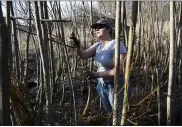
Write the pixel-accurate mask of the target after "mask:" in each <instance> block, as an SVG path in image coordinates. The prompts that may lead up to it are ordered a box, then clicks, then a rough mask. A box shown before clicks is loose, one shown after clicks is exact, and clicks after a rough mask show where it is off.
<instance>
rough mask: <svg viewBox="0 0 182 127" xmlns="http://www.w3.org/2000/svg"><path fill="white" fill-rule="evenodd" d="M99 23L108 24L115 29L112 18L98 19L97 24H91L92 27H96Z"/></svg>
mask: <svg viewBox="0 0 182 127" xmlns="http://www.w3.org/2000/svg"><path fill="white" fill-rule="evenodd" d="M99 25H106V26H108V27H109V28H111V29H113V24H112V22H111V21H110V20H107V19H100V20H99V21H97V23H95V24H92V25H91V28H96V27H97V26H99Z"/></svg>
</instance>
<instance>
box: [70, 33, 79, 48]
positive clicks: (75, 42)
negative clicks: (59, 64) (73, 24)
mask: <svg viewBox="0 0 182 127" xmlns="http://www.w3.org/2000/svg"><path fill="white" fill-rule="evenodd" d="M70 39H72V40H73V42H74V46H75V47H76V48H78V49H79V48H80V41H79V40H78V39H77V37H76V36H75V34H74V33H73V32H72V33H71V36H70Z"/></svg>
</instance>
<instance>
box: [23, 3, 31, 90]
mask: <svg viewBox="0 0 182 127" xmlns="http://www.w3.org/2000/svg"><path fill="white" fill-rule="evenodd" d="M28 4H29V6H28V7H29V19H31V3H30V1H29V2H28ZM27 24H28V34H27V40H26V53H25V57H26V58H25V68H24V85H25V88H26V89H27V79H28V77H27V73H28V68H29V60H28V57H29V42H30V33H31V29H32V28H31V20H28V22H27Z"/></svg>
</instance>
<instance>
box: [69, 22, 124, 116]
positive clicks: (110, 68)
mask: <svg viewBox="0 0 182 127" xmlns="http://www.w3.org/2000/svg"><path fill="white" fill-rule="evenodd" d="M91 28H93V29H95V32H96V36H97V37H98V38H99V40H100V41H99V42H96V43H95V44H94V45H92V46H91V47H90V48H88V49H86V50H83V49H82V48H81V46H80V41H79V40H78V39H77V38H76V37H75V36H74V34H72V36H71V37H70V38H71V39H73V42H74V44H75V46H76V48H77V53H78V55H79V56H80V57H81V58H82V59H87V58H90V57H94V59H95V65H96V66H97V67H98V69H97V72H90V73H89V76H91V77H94V78H97V79H98V84H97V88H96V89H97V92H98V93H99V95H100V97H101V100H102V103H103V106H104V108H105V109H106V111H107V112H108V113H109V114H110V113H112V111H113V108H114V107H113V106H114V104H113V103H114V101H113V100H114V99H113V98H114V72H115V69H114V53H115V46H114V45H115V40H114V39H112V37H111V34H112V30H113V27H112V23H111V22H110V21H109V20H106V19H101V20H99V21H98V22H97V23H95V24H93V25H92V26H91ZM126 53H127V51H126V48H125V46H124V45H123V43H122V42H121V43H120V69H121V70H120V72H121V73H120V74H121V80H120V82H121V83H120V85H119V88H122V86H123V84H124V59H125V55H126ZM118 100H119V101H118V102H119V115H120V118H121V111H122V105H123V104H122V102H123V92H120V94H119V96H118Z"/></svg>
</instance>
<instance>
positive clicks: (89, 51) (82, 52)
mask: <svg viewBox="0 0 182 127" xmlns="http://www.w3.org/2000/svg"><path fill="white" fill-rule="evenodd" d="M95 52H96V47H95V46H91V47H90V48H88V49H86V50H84V49H82V48H81V47H80V48H77V54H78V55H79V56H80V57H81V58H82V59H87V58H90V57H94V56H95Z"/></svg>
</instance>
